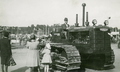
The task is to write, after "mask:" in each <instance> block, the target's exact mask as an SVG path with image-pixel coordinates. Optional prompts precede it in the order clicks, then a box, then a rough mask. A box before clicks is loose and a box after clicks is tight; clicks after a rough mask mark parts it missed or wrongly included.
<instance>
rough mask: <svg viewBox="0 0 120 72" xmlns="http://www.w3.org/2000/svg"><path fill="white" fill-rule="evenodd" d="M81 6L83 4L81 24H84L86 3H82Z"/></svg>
mask: <svg viewBox="0 0 120 72" xmlns="http://www.w3.org/2000/svg"><path fill="white" fill-rule="evenodd" d="M82 6H83V21H82V24H83V25H82V26H85V6H86V4H85V3H83V4H82Z"/></svg>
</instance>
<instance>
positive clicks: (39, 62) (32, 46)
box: [0, 31, 52, 72]
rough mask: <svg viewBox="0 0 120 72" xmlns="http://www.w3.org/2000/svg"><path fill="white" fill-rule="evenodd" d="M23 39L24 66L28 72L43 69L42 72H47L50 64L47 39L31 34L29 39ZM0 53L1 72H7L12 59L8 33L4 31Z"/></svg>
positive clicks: (49, 48) (49, 47) (49, 50)
mask: <svg viewBox="0 0 120 72" xmlns="http://www.w3.org/2000/svg"><path fill="white" fill-rule="evenodd" d="M25 39H26V44H25V47H26V48H27V49H28V51H27V60H26V66H27V67H29V68H30V72H38V71H37V70H42V69H41V68H43V69H44V71H43V72H49V65H50V64H51V63H52V60H51V56H50V52H51V46H50V41H49V38H46V37H43V38H37V37H36V36H35V35H34V34H31V36H30V38H29V39H27V37H26V38H25ZM41 45H42V46H41ZM43 46H44V47H43ZM0 51H1V69H2V72H9V71H8V66H9V65H8V64H9V60H10V58H11V57H12V50H11V43H10V38H9V33H8V32H6V31H4V32H3V38H2V39H0Z"/></svg>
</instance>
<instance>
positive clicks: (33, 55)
mask: <svg viewBox="0 0 120 72" xmlns="http://www.w3.org/2000/svg"><path fill="white" fill-rule="evenodd" d="M35 38H36V37H35V35H34V36H31V38H30V42H27V45H26V46H27V48H28V52H27V60H26V66H27V67H29V68H30V72H32V71H33V69H34V68H35V67H37V68H39V62H40V61H39V41H37V40H35Z"/></svg>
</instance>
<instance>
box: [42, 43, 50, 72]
mask: <svg viewBox="0 0 120 72" xmlns="http://www.w3.org/2000/svg"><path fill="white" fill-rule="evenodd" d="M50 53H51V46H50V44H49V42H46V44H45V47H44V49H43V51H42V54H43V58H42V61H41V63H42V64H43V65H44V72H49V65H50V64H51V63H52V60H51V54H50Z"/></svg>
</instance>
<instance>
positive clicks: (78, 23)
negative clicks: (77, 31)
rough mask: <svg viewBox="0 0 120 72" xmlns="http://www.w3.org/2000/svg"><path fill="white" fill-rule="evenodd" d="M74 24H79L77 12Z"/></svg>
mask: <svg viewBox="0 0 120 72" xmlns="http://www.w3.org/2000/svg"><path fill="white" fill-rule="evenodd" d="M75 26H76V27H78V26H79V23H78V14H76V23H75Z"/></svg>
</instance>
